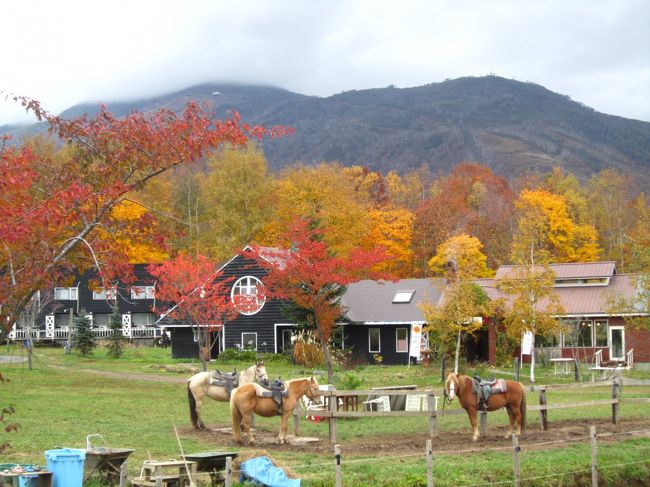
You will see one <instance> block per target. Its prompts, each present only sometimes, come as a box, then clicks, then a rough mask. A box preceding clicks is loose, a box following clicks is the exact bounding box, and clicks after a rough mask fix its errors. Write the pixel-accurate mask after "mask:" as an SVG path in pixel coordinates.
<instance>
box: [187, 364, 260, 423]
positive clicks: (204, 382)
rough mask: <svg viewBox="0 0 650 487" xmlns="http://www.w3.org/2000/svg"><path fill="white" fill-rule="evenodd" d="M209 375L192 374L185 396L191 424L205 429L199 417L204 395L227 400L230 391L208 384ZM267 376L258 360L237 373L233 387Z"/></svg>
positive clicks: (205, 373) (209, 373) (210, 373)
mask: <svg viewBox="0 0 650 487" xmlns="http://www.w3.org/2000/svg"><path fill="white" fill-rule="evenodd" d="M210 375H212V372H199V373H198V374H194V375H193V376H192V377H190V378H189V379H188V381H187V398H188V399H189V402H190V419H191V420H192V426H194V428H195V429H201V430H203V429H205V424H203V420H202V419H201V406H202V405H203V399H204V398H205V396H208V397H211V398H212V399H214V400H215V401H221V402H228V401H229V400H230V391H228V390H226V388H225V387H223V386H217V385H214V384H210ZM268 380H269V377H268V375H266V368H265V367H264V362H263V361H259V362H257V363H256V364H255V365H251V366H250V367H249V368H247V369H246V370H244V371H243V372H241V373H240V374H239V377H238V381H237V383H236V384H234V386H235V387H237V386H238V385H241V384H248V383H249V382H262V381H268Z"/></svg>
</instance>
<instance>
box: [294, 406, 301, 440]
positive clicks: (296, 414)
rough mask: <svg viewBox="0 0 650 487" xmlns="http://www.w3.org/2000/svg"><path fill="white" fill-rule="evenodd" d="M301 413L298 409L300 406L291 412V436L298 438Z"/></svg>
mask: <svg viewBox="0 0 650 487" xmlns="http://www.w3.org/2000/svg"><path fill="white" fill-rule="evenodd" d="M299 411H300V412H299ZM301 413H302V408H301V407H300V404H298V406H297V407H296V408H295V409H294V410H293V434H294V435H296V436H300V416H301Z"/></svg>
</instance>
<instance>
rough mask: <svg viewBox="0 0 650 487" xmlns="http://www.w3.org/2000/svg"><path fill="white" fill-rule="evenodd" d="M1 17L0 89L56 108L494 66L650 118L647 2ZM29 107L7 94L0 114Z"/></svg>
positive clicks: (135, 4)
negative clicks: (197, 89) (213, 89)
mask: <svg viewBox="0 0 650 487" xmlns="http://www.w3.org/2000/svg"><path fill="white" fill-rule="evenodd" d="M0 19H1V20H0V45H1V46H2V57H1V60H0V92H2V91H3V92H4V93H5V94H6V93H7V92H9V93H15V94H20V95H26V96H29V97H32V98H36V99H38V100H39V101H41V102H42V103H43V105H44V106H45V107H46V108H47V109H48V110H49V111H51V112H54V113H58V112H60V111H62V110H64V109H66V108H68V107H70V106H72V105H74V104H76V103H80V102H87V101H90V102H95V101H105V102H110V101H112V100H128V99H133V98H139V97H144V96H149V95H158V94H163V93H167V92H170V91H174V90H177V89H181V88H185V87H188V86H190V85H193V84H198V83H201V82H205V81H234V82H244V83H250V84H267V85H275V86H279V87H282V88H286V89H289V90H292V91H295V92H299V93H302V94H306V95H320V96H328V95H331V94H334V93H338V92H341V91H345V90H351V89H363V88H376V87H384V86H387V85H390V84H394V85H395V86H397V87H409V86H418V85H422V84H425V83H431V82H439V81H443V80H445V79H446V78H458V77H461V76H482V75H486V74H489V73H493V74H496V75H499V76H503V77H506V78H514V79H517V80H521V81H533V82H535V83H538V84H541V85H543V86H545V87H547V88H548V89H550V90H552V91H555V92H558V93H561V94H564V95H569V96H570V97H571V98H572V99H574V100H576V101H579V102H582V103H584V104H586V105H588V106H590V107H593V108H595V109H596V110H598V111H601V112H604V113H609V114H613V115H620V116H623V117H628V118H635V119H639V120H645V121H650V1H648V0H607V1H605V0H558V1H555V0H539V1H527V0H485V1H473V0H449V1H437V0H436V1H433V0H431V1H426V0H423V1H415V0H413V1H410V0H399V1H398V0H392V1H384V0H368V1H355V0H349V1H344V0H321V1H316V0H258V1H246V0H237V1H234V0H233V1H231V0H205V1H202V0H184V1H180V0H177V1H167V0H156V1H144V0H129V1H118V0H110V1H94V0H83V1H72V0H58V1H52V0H44V1H33V0H20V1H13V2H3V3H2V4H0ZM21 119H23V116H22V112H21V110H20V109H19V108H18V107H16V106H15V105H14V104H13V103H8V102H6V101H5V97H4V96H2V99H1V100H0V124H3V123H8V122H17V121H20V120H21ZM23 120H24V119H23Z"/></svg>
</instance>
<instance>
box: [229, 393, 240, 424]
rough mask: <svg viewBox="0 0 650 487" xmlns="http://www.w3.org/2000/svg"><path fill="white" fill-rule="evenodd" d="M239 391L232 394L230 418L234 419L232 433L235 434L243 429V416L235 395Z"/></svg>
mask: <svg viewBox="0 0 650 487" xmlns="http://www.w3.org/2000/svg"><path fill="white" fill-rule="evenodd" d="M236 392H237V389H233V390H232V392H231V393H230V418H231V419H232V431H233V434H234V432H235V431H239V430H240V428H241V422H242V414H241V412H240V411H239V408H238V407H237V404H236V403H235V395H236V394H235V393H236Z"/></svg>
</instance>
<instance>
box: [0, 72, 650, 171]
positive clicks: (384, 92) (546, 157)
mask: <svg viewBox="0 0 650 487" xmlns="http://www.w3.org/2000/svg"><path fill="white" fill-rule="evenodd" d="M216 93H218V94H216ZM191 99H192V100H196V101H198V102H199V103H203V102H210V103H212V104H213V106H214V110H215V113H216V116H217V117H218V118H223V117H226V116H228V115H229V114H230V113H231V112H232V111H234V110H236V111H238V112H239V113H240V115H241V117H242V120H244V121H245V122H247V123H250V124H263V125H267V126H272V125H287V126H292V127H294V128H295V129H296V132H295V134H294V135H291V136H288V137H284V138H281V139H274V140H266V141H264V142H263V147H264V151H265V154H266V156H267V159H268V161H269V165H270V167H271V168H272V169H274V170H279V169H281V168H283V167H285V166H287V165H291V164H294V163H296V162H303V163H306V164H313V163H317V162H320V161H333V160H336V161H339V162H340V163H342V164H344V165H352V164H357V165H363V166H368V167H369V168H371V169H373V170H379V171H382V172H384V173H386V172H388V171H390V170H395V171H397V172H398V173H403V172H405V171H408V170H411V169H415V168H418V167H420V166H422V165H427V166H429V168H430V169H431V170H432V171H433V172H440V171H446V170H448V169H449V168H451V167H452V166H453V165H455V164H457V163H458V162H461V161H476V162H481V163H483V164H486V165H488V166H490V167H491V168H492V169H493V170H494V171H495V172H496V173H498V174H501V175H506V176H516V175H520V174H523V173H525V172H527V171H530V170H537V171H541V172H546V171H548V170H550V169H551V168H553V167H556V166H560V167H563V168H564V169H566V170H567V171H571V172H573V173H574V174H576V176H578V177H579V178H582V179H584V178H588V177H589V176H590V175H592V174H594V173H596V172H598V171H600V170H602V169H604V168H608V167H613V168H616V169H619V170H622V171H625V172H630V173H632V174H635V175H636V176H637V177H638V178H640V180H641V181H642V182H644V183H647V182H650V123H648V122H643V121H637V120H631V119H625V118H623V117H619V116H616V115H607V114H603V113H599V112H597V111H595V110H594V109H592V108H589V107H587V106H585V105H583V104H581V103H579V102H576V101H573V100H571V99H570V98H569V97H568V96H565V95H561V94H558V93H555V92H552V91H550V90H548V89H546V88H544V87H543V86H541V85H538V84H535V83H524V82H520V81H515V80H508V79H505V78H501V77H497V76H486V77H465V78H457V79H453V80H446V81H443V82H440V83H430V84H427V85H422V86H416V87H410V88H395V87H392V86H389V87H386V88H372V89H365V90H350V91H345V92H341V93H338V94H334V95H331V96H328V97H316V96H307V95H302V94H299V93H293V92H291V91H288V90H284V89H282V88H276V87H271V86H257V85H239V84H233V83H204V84H201V85H195V86H192V87H188V88H186V89H184V90H179V91H176V92H173V93H169V94H166V95H161V96H157V97H143V98H141V99H139V100H133V101H130V102H112V103H108V104H107V105H108V107H109V110H111V111H112V112H113V113H114V114H115V115H116V116H124V115H125V114H126V113H128V112H129V111H131V110H139V111H143V112H148V111H150V110H155V109H159V108H163V107H164V108H169V109H172V110H174V111H179V110H181V109H182V108H183V106H184V105H185V104H186V103H187V101H189V100H191ZM96 107H97V106H96V105H90V104H81V105H76V106H74V107H71V108H70V109H68V110H65V111H64V112H62V113H61V116H63V117H64V118H68V117H72V116H77V115H80V114H82V113H84V112H89V113H90V114H92V113H93V110H96ZM5 127H6V126H5ZM3 128H4V127H0V132H2V131H3ZM4 131H5V132H8V133H10V134H13V135H16V136H21V135H24V134H30V133H34V132H35V130H34V126H29V128H28V129H24V128H22V129H15V128H14V129H12V130H4Z"/></svg>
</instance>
